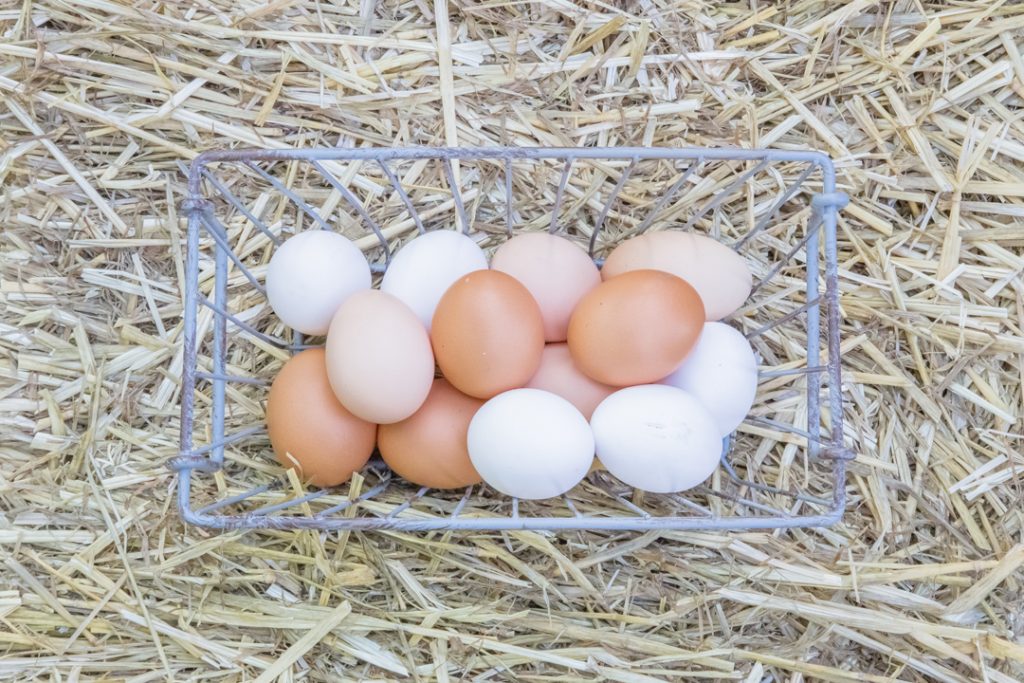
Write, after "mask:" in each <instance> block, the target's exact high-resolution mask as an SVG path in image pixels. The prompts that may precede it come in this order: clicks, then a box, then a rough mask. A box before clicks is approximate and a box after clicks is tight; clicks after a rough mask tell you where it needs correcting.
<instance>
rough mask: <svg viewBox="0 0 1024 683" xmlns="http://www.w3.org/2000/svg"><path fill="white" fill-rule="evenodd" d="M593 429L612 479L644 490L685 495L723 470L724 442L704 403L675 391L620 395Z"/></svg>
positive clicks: (646, 389)
mask: <svg viewBox="0 0 1024 683" xmlns="http://www.w3.org/2000/svg"><path fill="white" fill-rule="evenodd" d="M590 426H591V428H592V430H593V433H594V443H595V446H596V449H597V457H599V458H600V459H601V463H602V464H603V465H604V466H605V469H607V470H608V472H610V473H611V474H612V475H614V476H615V477H617V478H618V479H620V480H622V481H623V482H625V483H626V484H629V485H630V486H633V487H635V488H638V489H642V490H644V491H652V492H655V493H672V492H676V491H685V490H686V489H689V488H693V487H694V486H697V485H698V484H700V483H701V482H703V481H704V480H705V479H707V478H708V477H709V476H711V474H712V473H713V472H714V471H715V468H717V467H718V463H719V460H720V458H721V454H722V438H721V436H720V435H719V432H718V427H717V425H715V421H714V418H712V417H711V414H710V413H709V412H708V411H707V410H706V409H705V408H704V407H703V406H702V405H701V404H700V402H699V401H698V400H697V399H696V398H694V397H693V396H691V395H690V394H688V393H687V392H685V391H683V390H682V389H677V388H676V387H669V386H664V385H660V384H648V385H642V386H636V387H629V388H627V389H622V390H620V391H617V392H615V393H614V394H612V395H611V396H609V397H608V398H606V399H605V400H604V401H602V402H601V405H599V406H598V407H597V410H595V411H594V415H593V417H591V418H590Z"/></svg>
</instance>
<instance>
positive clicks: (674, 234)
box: [601, 230, 752, 320]
mask: <svg viewBox="0 0 1024 683" xmlns="http://www.w3.org/2000/svg"><path fill="white" fill-rule="evenodd" d="M644 269H654V270H663V271H665V272H666V273H672V274H673V275H677V276H679V277H681V278H683V279H684V280H686V281H687V282H689V283H690V284H691V285H693V288H694V289H696V290H697V293H698V294H700V298H701V299H702V300H703V302H704V312H705V315H706V317H707V320H721V319H722V318H724V317H726V316H728V315H730V314H732V313H733V312H734V311H736V309H738V308H739V307H740V306H742V305H743V302H745V301H746V300H747V297H748V296H750V289H751V286H752V280H751V275H750V269H749V268H748V267H747V262H746V261H745V260H744V259H743V257H742V256H740V255H739V254H737V253H736V252H735V251H733V250H732V249H730V248H729V247H727V246H725V245H724V244H722V243H721V242H718V241H717V240H715V239H712V238H711V237H708V236H706V235H696V234H693V233H690V232H679V231H677V230H663V231H659V232H648V233H645V234H643V235H639V236H637V237H633V238H631V239H628V240H626V241H625V242H623V243H622V244H620V245H619V246H617V247H616V248H615V249H614V250H613V251H612V253H611V254H609V255H608V258H607V259H606V260H605V262H604V265H603V266H602V268H601V277H602V278H604V279H605V280H609V279H611V278H614V277H617V276H619V275H622V274H623V273H628V272H630V271H633V270H644Z"/></svg>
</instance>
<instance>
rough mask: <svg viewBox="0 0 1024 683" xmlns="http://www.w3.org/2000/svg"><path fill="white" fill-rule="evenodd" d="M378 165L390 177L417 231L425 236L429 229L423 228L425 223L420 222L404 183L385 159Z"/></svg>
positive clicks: (379, 161) (389, 179)
mask: <svg viewBox="0 0 1024 683" xmlns="http://www.w3.org/2000/svg"><path fill="white" fill-rule="evenodd" d="M377 163H378V164H380V167H381V170H383V171H384V175H386V176H387V177H388V181H389V182H390V183H391V187H393V188H395V192H397V193H398V196H399V197H401V199H402V203H404V204H405V208H406V209H408V211H409V215H410V216H412V220H413V222H414V223H416V231H417V232H419V234H421V235H422V234H424V233H425V232H426V231H427V229H426V228H424V227H423V221H422V220H420V214H419V212H418V211H416V207H415V205H413V203H412V198H411V197H410V196H409V195H408V193H406V191H405V188H404V187H402V182H401V181H400V180H399V179H398V176H397V175H395V172H394V171H392V170H391V167H390V166H388V165H387V163H386V162H385V161H384V160H383V159H377Z"/></svg>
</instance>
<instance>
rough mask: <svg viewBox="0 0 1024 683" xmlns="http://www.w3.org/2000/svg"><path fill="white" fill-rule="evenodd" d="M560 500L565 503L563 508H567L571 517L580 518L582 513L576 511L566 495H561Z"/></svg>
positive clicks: (574, 505)
mask: <svg viewBox="0 0 1024 683" xmlns="http://www.w3.org/2000/svg"><path fill="white" fill-rule="evenodd" d="M562 500H564V501H565V507H567V508H569V512H571V513H572V515H573V517H582V516H583V513H581V512H580V511H579V510H577V509H576V504H575V503H573V502H572V499H571V498H569V496H567V495H564V494H563V495H562Z"/></svg>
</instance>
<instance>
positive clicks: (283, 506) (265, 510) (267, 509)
mask: <svg viewBox="0 0 1024 683" xmlns="http://www.w3.org/2000/svg"><path fill="white" fill-rule="evenodd" d="M328 493H330V490H328V489H320V490H319V491H313V492H312V493H307V494H306V495H304V496H299V497H298V498H292V499H290V500H285V501H282V502H280V503H274V504H273V505H264V506H263V507H261V508H257V509H255V510H253V511H252V513H251V514H254V515H266V514H269V513H271V512H280V511H281V510H287V509H288V508H291V507H295V506H296V505H302V504H303V503H309V502H312V501H314V500H316V499H317V498H323V497H324V496H326V495H327V494H328Z"/></svg>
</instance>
